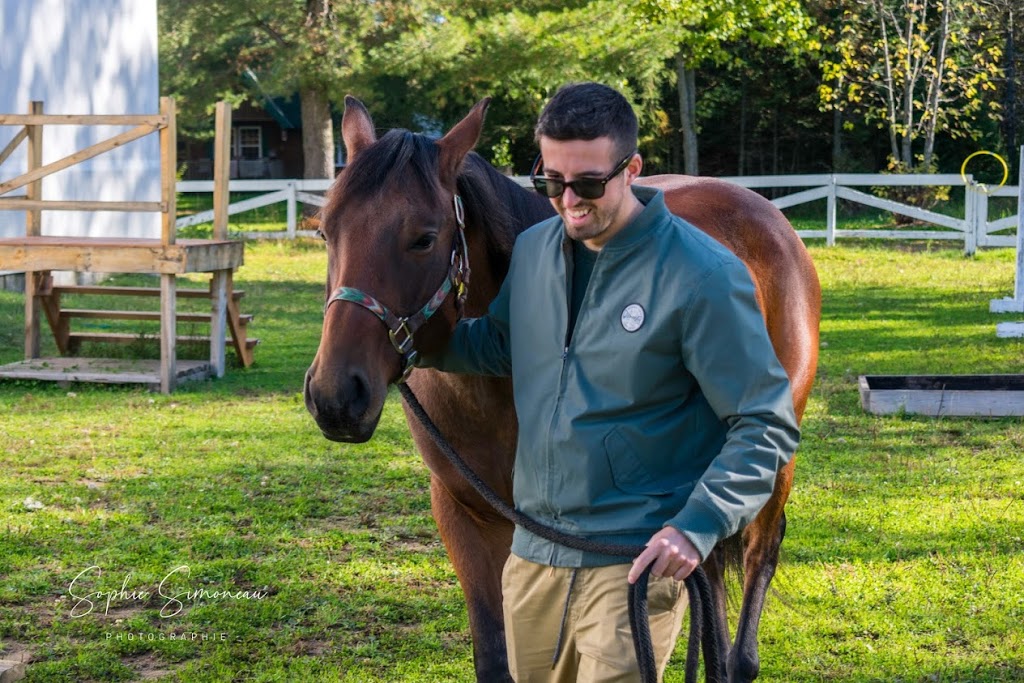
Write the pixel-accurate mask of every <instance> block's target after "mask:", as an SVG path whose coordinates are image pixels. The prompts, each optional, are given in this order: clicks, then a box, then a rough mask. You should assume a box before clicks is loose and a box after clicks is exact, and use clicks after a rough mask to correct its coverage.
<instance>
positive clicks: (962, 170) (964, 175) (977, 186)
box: [960, 149, 1010, 194]
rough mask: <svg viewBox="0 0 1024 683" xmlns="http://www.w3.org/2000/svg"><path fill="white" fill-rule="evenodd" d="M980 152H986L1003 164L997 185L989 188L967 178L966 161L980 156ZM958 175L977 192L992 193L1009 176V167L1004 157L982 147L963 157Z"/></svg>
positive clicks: (1003, 183)
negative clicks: (1000, 177) (1001, 176)
mask: <svg viewBox="0 0 1024 683" xmlns="http://www.w3.org/2000/svg"><path fill="white" fill-rule="evenodd" d="M982 154H987V155H989V156H991V157H995V158H996V159H998V160H999V163H1000V164H1002V165H1003V179H1002V180H1000V181H999V184H998V185H996V186H995V187H993V188H991V189H990V188H989V187H988V185H986V184H985V183H975V182H972V181H969V180H967V162H969V161H970V160H971V159H973V158H974V157H976V156H981V155H982ZM960 177H961V178H962V179H963V181H964V185H965V186H967V187H968V188H970V189H972V190H977V191H978V192H981V193H983V194H992V193H993V192H995V191H996V190H998V189H999V188H1000V187H1002V186H1003V185H1005V184H1006V180H1007V178H1009V177H1010V167H1009V166H1008V165H1007V164H1006V159H1004V158H1002V157H1001V156H999V155H998V154H996V153H995V152H990V151H988V150H987V149H982V150H979V151H977V152H974V153H973V154H969V155H967V158H966V159H964V163H963V164H961V165H960Z"/></svg>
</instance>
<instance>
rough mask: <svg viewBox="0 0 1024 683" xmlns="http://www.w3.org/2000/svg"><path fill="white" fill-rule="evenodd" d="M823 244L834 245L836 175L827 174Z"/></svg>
mask: <svg viewBox="0 0 1024 683" xmlns="http://www.w3.org/2000/svg"><path fill="white" fill-rule="evenodd" d="M825 244H826V246H829V247H834V246H836V176H835V174H834V173H833V174H832V175H830V176H829V182H828V206H827V207H826V209H825Z"/></svg>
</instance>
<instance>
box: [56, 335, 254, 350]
mask: <svg viewBox="0 0 1024 683" xmlns="http://www.w3.org/2000/svg"><path fill="white" fill-rule="evenodd" d="M140 339H142V340H145V341H160V335H158V334H127V333H123V332H72V333H71V334H69V335H68V342H70V343H71V345H72V348H74V347H75V346H77V344H79V343H81V342H97V343H101V344H132V343H134V342H137V341H139V340H140ZM177 340H178V343H179V344H209V343H210V338H209V337H204V336H202V335H193V334H189V335H180V336H178V337H177ZM224 343H225V344H232V343H234V342H232V340H231V337H228V338H227V339H225V340H224ZM259 343H260V340H259V339H246V340H245V346H246V348H248V349H252V348H255V347H256V345H257V344H259Z"/></svg>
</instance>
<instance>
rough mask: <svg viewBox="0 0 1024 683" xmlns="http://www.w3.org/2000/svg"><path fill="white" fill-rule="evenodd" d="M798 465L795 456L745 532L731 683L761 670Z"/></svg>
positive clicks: (742, 682) (742, 681)
mask: <svg viewBox="0 0 1024 683" xmlns="http://www.w3.org/2000/svg"><path fill="white" fill-rule="evenodd" d="M794 467H795V459H793V460H791V461H790V462H789V464H787V465H786V467H785V468H783V470H782V471H781V472H779V476H778V478H777V479H776V482H775V492H774V493H773V495H772V497H771V499H770V500H769V501H768V504H767V505H766V506H765V507H764V508H763V509H762V510H761V512H760V513H759V514H758V516H757V517H756V518H755V519H754V521H753V522H751V523H750V525H749V526H747V528H746V529H745V530H744V532H743V536H744V542H745V543H744V545H745V548H744V556H743V565H744V585H743V606H742V607H741V608H740V618H739V621H738V623H737V625H736V642H735V644H734V645H733V648H732V652H730V653H729V661H728V671H729V681H730V683H750V681H753V680H754V679H755V678H757V675H758V673H759V672H760V670H761V660H760V656H759V655H758V644H757V630H758V627H759V626H760V624H761V611H762V610H763V609H764V601H765V597H766V596H767V594H768V586H769V585H770V584H771V581H772V577H774V576H775V569H776V568H777V567H778V564H779V548H780V547H781V546H782V539H783V537H784V536H785V535H786V513H785V512H784V507H785V505H786V500H787V499H788V498H789V490H790V488H791V487H792V484H793V470H794Z"/></svg>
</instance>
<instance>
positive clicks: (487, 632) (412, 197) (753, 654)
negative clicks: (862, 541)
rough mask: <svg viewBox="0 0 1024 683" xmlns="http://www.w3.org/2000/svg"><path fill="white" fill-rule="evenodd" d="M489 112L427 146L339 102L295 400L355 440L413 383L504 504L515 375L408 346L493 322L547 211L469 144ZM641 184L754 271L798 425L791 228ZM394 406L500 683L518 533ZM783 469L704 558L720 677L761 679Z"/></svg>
mask: <svg viewBox="0 0 1024 683" xmlns="http://www.w3.org/2000/svg"><path fill="white" fill-rule="evenodd" d="M488 103H489V99H485V100H482V101H481V102H479V103H478V104H477V105H476V106H475V107H473V108H472V110H471V111H470V112H469V113H468V114H467V115H466V117H465V118H463V119H462V120H461V121H460V122H459V123H457V124H456V125H455V126H453V127H452V128H451V129H450V130H449V131H448V133H447V134H445V135H444V136H443V137H441V138H439V139H436V140H435V139H432V138H429V137H427V136H424V135H421V134H415V133H411V132H409V131H406V130H391V131H389V132H387V133H386V134H384V135H383V136H381V137H380V139H378V138H377V135H376V131H375V128H374V124H373V121H372V119H371V117H370V114H369V112H368V111H367V109H366V107H365V106H364V105H363V104H362V103H361V102H360V101H359V100H357V99H356V98H354V97H351V96H349V97H347V98H346V99H345V112H344V115H343V118H342V125H341V130H342V138H343V141H344V144H345V148H346V151H347V154H348V165H347V166H346V168H345V169H344V170H343V171H342V172H341V173H340V174H339V176H338V178H337V179H336V180H335V182H334V183H333V185H332V187H331V189H330V190H329V192H328V195H327V199H326V202H325V205H324V207H323V209H322V212H321V223H320V231H321V236H322V237H323V239H324V240H325V242H326V249H327V255H328V258H327V262H328V265H327V284H326V297H325V299H326V302H327V303H326V308H325V312H324V320H323V329H322V333H321V338H320V344H319V347H318V349H317V351H316V356H315V357H314V359H313V362H312V364H311V365H310V367H309V369H308V370H307V372H306V375H305V381H304V389H303V394H304V398H305V404H306V407H307V409H308V411H309V412H310V414H311V415H312V417H313V418H314V420H315V422H316V424H317V426H318V427H319V428H320V430H321V432H322V434H323V435H324V436H325V437H326V438H327V439H330V440H333V441H341V442H355V443H358V442H364V441H366V440H368V439H369V438H371V436H372V435H373V432H374V430H375V429H376V426H377V423H378V421H379V419H380V415H381V412H382V410H383V406H384V402H385V398H386V396H387V393H388V387H389V385H391V384H393V383H396V382H401V381H406V382H407V383H408V386H409V387H410V388H411V389H413V391H414V392H415V393H416V395H417V396H418V397H419V400H420V402H421V403H422V405H423V406H424V407H425V408H426V410H427V411H428V413H429V414H430V415H431V417H432V418H433V420H434V422H435V423H436V424H437V425H438V427H439V428H440V429H441V430H442V432H443V433H444V434H445V435H446V436H447V437H448V439H449V441H450V442H451V444H452V446H453V447H454V448H455V450H456V451H457V452H459V453H460V454H461V455H462V457H463V458H464V459H465V460H466V461H467V462H468V463H469V464H470V465H471V466H472V467H473V469H475V471H476V472H477V474H478V475H479V476H480V477H481V478H482V479H483V480H484V481H485V482H487V483H488V484H489V485H490V486H491V487H492V488H493V489H494V490H495V491H496V492H497V494H498V495H499V496H500V497H501V498H503V499H504V500H505V501H506V502H511V500H512V494H511V490H512V481H511V480H512V465H513V459H514V454H515V445H516V438H517V437H516V434H517V420H516V414H515V408H514V406H513V403H512V387H511V380H509V379H508V378H494V377H478V376H468V375H457V374H446V373H442V372H439V371H436V370H432V369H424V368H415V369H414V365H415V363H414V359H415V354H416V353H417V351H419V352H436V351H439V350H440V349H441V348H443V346H444V344H445V343H446V342H447V339H448V338H449V336H450V334H451V331H452V329H453V327H454V325H455V324H456V322H457V321H458V319H459V317H460V316H463V315H465V316H470V317H472V316H480V315H483V314H485V313H486V310H487V306H488V304H489V303H490V301H491V300H492V299H493V298H494V296H495V295H496V294H497V292H498V288H499V287H500V285H501V283H502V281H503V279H504V277H505V274H506V273H507V271H508V264H509V259H510V256H511V252H512V246H513V244H514V242H515V238H516V235H517V234H518V233H519V232H521V231H522V230H524V229H526V228H527V227H529V226H530V225H533V224H534V223H537V222H539V221H541V220H544V219H546V218H548V217H550V216H552V215H553V214H554V210H553V208H552V207H551V204H550V202H549V201H548V200H547V199H545V198H543V197H540V196H539V195H537V194H536V193H534V192H532V191H527V190H526V189H524V188H522V187H520V186H519V185H518V184H517V183H516V182H514V181H513V180H511V179H509V178H507V177H506V176H503V175H502V174H500V173H498V172H497V171H496V170H495V169H494V168H493V167H491V166H490V165H489V164H488V163H487V162H486V161H484V160H483V159H482V158H481V157H480V156H479V155H477V154H476V153H475V152H473V151H472V150H473V148H474V147H475V146H476V143H477V141H478V139H479V137H480V133H481V130H482V128H483V121H484V115H485V112H486V109H487V106H488ZM637 182H638V183H640V184H642V185H648V186H651V187H656V188H658V189H660V190H662V191H663V192H664V193H665V199H666V204H667V205H668V207H669V210H670V211H671V212H672V213H674V214H676V215H678V216H681V217H682V218H684V219H686V220H687V221H689V222H690V223H692V224H694V225H695V226H697V227H698V228H700V229H701V230H703V231H704V232H706V233H707V234H709V235H711V236H712V237H713V238H715V239H716V240H718V241H719V242H721V243H722V244H724V245H725V246H726V247H728V248H729V249H730V250H732V251H733V252H734V253H735V254H736V255H737V256H738V257H739V258H740V259H742V260H743V262H744V263H745V264H746V265H747V268H748V270H749V271H750V274H751V277H752V279H753V281H754V284H755V287H756V292H757V300H758V303H759V305H760V307H761V311H762V313H763V314H764V320H765V324H766V326H767V329H768V333H769V335H770V337H771V340H772V344H773V346H774V348H775V352H776V354H777V355H778V358H779V360H780V362H781V364H782V366H783V367H784V369H785V370H786V372H787V374H788V376H789V379H790V383H791V387H792V394H793V401H794V407H795V409H796V414H797V417H798V419H800V418H802V416H803V413H804V409H805V407H806V405H807V400H808V396H809V395H810V391H811V385H812V383H813V380H814V375H815V372H816V367H817V358H818V326H819V321H820V316H821V288H820V285H819V283H818V278H817V274H816V272H815V269H814V266H813V263H812V262H811V259H810V256H809V255H808V253H807V250H806V249H805V248H804V245H803V243H802V242H801V240H800V239H799V237H798V236H797V235H796V233H795V232H794V230H793V228H792V227H791V226H790V224H789V223H788V221H787V220H786V218H785V217H784V216H783V214H782V213H781V212H780V211H779V210H778V209H776V208H775V207H774V206H773V205H772V204H771V202H769V201H768V200H767V199H765V198H763V197H761V196H760V195H758V194H756V193H755V192H752V191H750V190H747V189H744V188H741V187H739V186H736V185H733V184H731V183H727V182H725V181H720V180H715V179H711V178H700V177H687V176H675V175H662V176H651V177H646V178H640V179H638V180H637ZM470 265H471V266H472V271H471V272H472V278H471V279H472V282H471V286H469V282H468V280H469V279H470V278H469V266H470ZM439 283H441V286H440V288H438V284H439ZM435 288H437V289H435ZM449 290H451V292H449ZM353 293H355V295H353ZM339 299H340V300H339ZM343 301H348V302H352V301H355V303H357V304H359V305H349V304H348V303H342V302H343ZM424 302H428V303H426V305H425V303H424ZM392 311H397V312H402V314H403V316H404V317H399V316H398V315H397V314H395V313H392ZM381 321H384V323H385V324H384V325H382V324H381ZM404 409H405V412H406V418H407V420H408V422H409V428H410V431H411V433H412V437H413V440H414V442H415V444H416V446H417V448H418V450H419V452H420V453H421V455H422V457H423V460H424V462H425V463H426V465H427V467H428V469H429V471H430V499H431V509H432V512H433V516H434V519H435V520H436V522H437V526H438V529H439V532H440V535H441V539H442V541H443V542H444V545H445V548H446V550H447V552H448V556H449V558H450V559H451V562H452V565H453V567H454V569H455V573H456V575H457V577H458V580H459V583H460V586H461V588H462V591H463V594H464V597H465V601H466V606H467V611H468V616H469V624H470V630H471V634H472V641H473V658H474V667H475V673H476V677H477V680H478V681H487V682H488V683H490V682H492V681H511V680H512V679H511V677H510V675H509V672H508V660H507V654H506V650H505V638H504V626H503V621H502V603H501V570H502V566H503V564H504V562H505V560H506V558H507V557H508V553H509V547H510V544H511V538H512V525H511V524H510V523H508V522H507V521H505V520H504V519H503V518H502V517H501V516H500V515H498V513H497V512H495V511H494V510H493V509H492V508H491V507H490V506H489V505H487V503H486V502H485V501H484V499H483V498H482V497H481V496H479V495H478V494H477V493H476V492H475V491H474V490H473V489H472V488H471V487H470V485H469V484H468V483H467V482H466V481H465V480H463V479H462V478H461V477H460V476H459V475H458V473H457V472H456V471H455V469H454V467H453V466H452V465H451V464H449V462H448V461H447V460H446V459H445V458H444V457H443V455H442V453H441V452H440V450H439V449H438V447H437V446H436V445H435V444H434V443H433V441H432V440H431V438H430V437H429V435H428V434H427V433H426V431H425V429H424V428H423V427H422V426H421V425H420V424H419V423H418V422H417V421H416V420H415V419H413V416H412V414H411V412H410V409H409V407H408V406H407V405H405V406H404ZM794 467H795V458H794V459H792V460H791V461H790V462H789V463H788V464H787V465H786V467H785V468H784V469H783V470H781V471H780V472H779V473H778V476H777V478H776V483H775V489H774V492H773V494H772V496H771V498H770V500H769V502H768V503H767V505H766V506H765V507H764V508H763V509H762V510H761V512H760V513H759V514H758V516H757V517H756V518H755V519H754V520H753V521H752V522H751V523H750V524H749V525H748V526H747V527H746V528H744V529H743V530H742V531H741V532H740V533H738V534H736V535H735V536H734V537H733V538H732V539H728V541H727V542H723V543H721V544H719V547H718V548H716V549H715V551H714V552H712V554H711V556H709V558H707V560H706V561H705V563H704V567H705V570H706V571H707V573H708V576H709V579H710V581H711V584H712V589H713V594H714V601H715V606H716V609H717V611H718V614H719V617H720V621H721V623H722V624H726V623H727V622H726V586H725V569H726V564H727V561H726V560H727V556H728V555H729V553H728V552H727V550H728V548H733V549H734V552H733V553H732V555H733V556H734V557H735V558H736V560H737V563H738V564H741V565H742V566H741V570H742V575H743V589H742V605H741V608H740V614H739V619H738V622H737V626H736V638H735V641H734V642H733V643H731V644H730V641H729V634H728V629H724V633H723V635H722V636H721V639H722V642H721V643H719V646H720V648H721V650H720V651H721V652H728V653H729V655H728V660H727V669H728V673H729V680H730V681H752V680H754V679H755V678H756V677H757V675H758V673H759V668H760V663H759V656H758V642H757V630H758V626H759V621H760V616H761V612H762V609H763V607H764V602H765V597H766V594H767V590H768V587H769V584H770V582H771V580H772V577H773V576H774V574H775V570H776V567H777V564H778V559H779V548H780V546H781V544H782V540H783V536H784V535H785V528H786V522H785V519H786V518H785V512H784V506H785V504H786V500H787V498H788V496H789V492H790V489H791V487H792V484H793V473H794ZM741 553H742V556H741V555H740V554H741ZM623 590H625V586H623Z"/></svg>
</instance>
